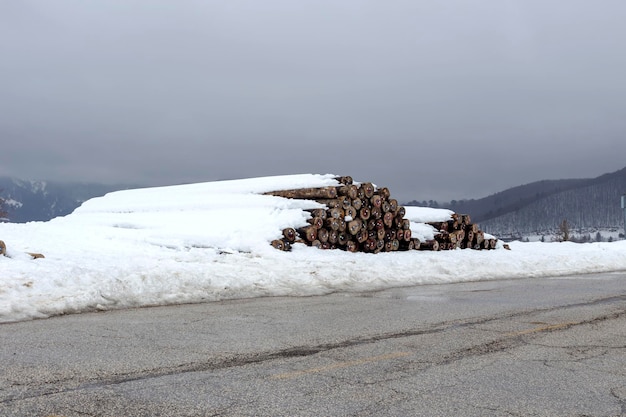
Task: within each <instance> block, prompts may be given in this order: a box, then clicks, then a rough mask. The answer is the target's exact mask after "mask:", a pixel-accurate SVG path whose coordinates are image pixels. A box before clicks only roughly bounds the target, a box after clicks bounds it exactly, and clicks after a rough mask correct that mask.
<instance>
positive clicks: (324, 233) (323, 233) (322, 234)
mask: <svg viewBox="0 0 626 417" xmlns="http://www.w3.org/2000/svg"><path fill="white" fill-rule="evenodd" d="M317 240H319V241H320V242H322V243H326V242H328V229H325V228H321V229H319V230H318V231H317Z"/></svg>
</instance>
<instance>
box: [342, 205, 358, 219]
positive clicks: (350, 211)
mask: <svg viewBox="0 0 626 417" xmlns="http://www.w3.org/2000/svg"><path fill="white" fill-rule="evenodd" d="M345 215H346V217H350V218H351V219H356V218H357V217H358V216H359V212H358V210H357V209H356V208H354V207H353V206H350V207H348V208H347V209H346V210H345Z"/></svg>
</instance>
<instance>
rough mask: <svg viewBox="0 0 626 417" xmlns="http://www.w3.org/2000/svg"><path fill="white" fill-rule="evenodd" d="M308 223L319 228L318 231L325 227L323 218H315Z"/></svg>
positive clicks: (308, 220)
mask: <svg viewBox="0 0 626 417" xmlns="http://www.w3.org/2000/svg"><path fill="white" fill-rule="evenodd" d="M306 222H307V223H308V224H310V225H311V226H315V227H317V228H318V229H319V228H320V227H323V226H324V219H322V218H321V217H313V218H311V219H307V221H306Z"/></svg>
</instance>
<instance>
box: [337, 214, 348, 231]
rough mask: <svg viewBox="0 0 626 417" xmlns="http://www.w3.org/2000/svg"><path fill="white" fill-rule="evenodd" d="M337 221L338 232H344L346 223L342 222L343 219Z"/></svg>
mask: <svg viewBox="0 0 626 417" xmlns="http://www.w3.org/2000/svg"><path fill="white" fill-rule="evenodd" d="M337 220H338V221H339V229H338V230H339V231H340V232H345V231H346V229H347V227H348V223H346V221H345V220H344V218H343V217H340V218H338V219H337Z"/></svg>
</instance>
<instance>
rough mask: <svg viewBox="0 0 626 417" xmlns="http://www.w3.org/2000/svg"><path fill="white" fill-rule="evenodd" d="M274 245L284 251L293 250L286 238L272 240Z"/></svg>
mask: <svg viewBox="0 0 626 417" xmlns="http://www.w3.org/2000/svg"><path fill="white" fill-rule="evenodd" d="M272 246H273V247H274V248H276V249H278V250H281V251H283V252H289V251H290V250H291V243H290V242H288V241H287V240H286V239H284V238H283V239H274V240H272Z"/></svg>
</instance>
